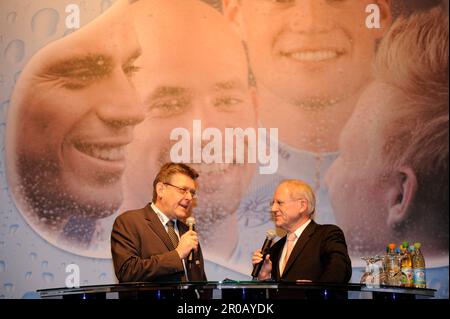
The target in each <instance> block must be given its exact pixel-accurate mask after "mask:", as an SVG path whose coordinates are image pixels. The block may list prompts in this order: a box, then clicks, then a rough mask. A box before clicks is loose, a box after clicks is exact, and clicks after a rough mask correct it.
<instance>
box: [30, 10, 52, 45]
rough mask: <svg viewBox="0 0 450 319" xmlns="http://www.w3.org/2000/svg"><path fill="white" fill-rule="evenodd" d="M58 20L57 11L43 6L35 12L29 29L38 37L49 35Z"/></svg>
mask: <svg viewBox="0 0 450 319" xmlns="http://www.w3.org/2000/svg"><path fill="white" fill-rule="evenodd" d="M58 21H59V14H58V11H56V10H55V9H51V8H44V9H41V10H39V11H38V12H36V13H35V14H34V16H33V18H32V19H31V30H33V32H34V34H36V36H38V37H40V38H43V37H49V36H51V35H52V34H53V33H55V32H56V28H57V26H58Z"/></svg>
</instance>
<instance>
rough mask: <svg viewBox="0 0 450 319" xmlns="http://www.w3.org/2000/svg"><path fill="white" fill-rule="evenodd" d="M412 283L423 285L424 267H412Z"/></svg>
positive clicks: (424, 282) (424, 281)
mask: <svg viewBox="0 0 450 319" xmlns="http://www.w3.org/2000/svg"><path fill="white" fill-rule="evenodd" d="M414 284H416V285H425V284H426V280H425V269H424V268H414Z"/></svg>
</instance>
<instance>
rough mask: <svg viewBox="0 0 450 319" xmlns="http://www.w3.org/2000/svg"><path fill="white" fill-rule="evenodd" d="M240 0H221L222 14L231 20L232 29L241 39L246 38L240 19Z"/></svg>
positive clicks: (244, 39)
mask: <svg viewBox="0 0 450 319" xmlns="http://www.w3.org/2000/svg"><path fill="white" fill-rule="evenodd" d="M239 1H240V0H222V7H223V14H224V16H225V17H226V18H227V20H228V21H230V22H231V24H232V26H233V29H234V31H235V32H236V33H237V34H238V35H239V37H240V38H241V40H242V41H246V40H247V36H246V34H245V31H244V21H243V19H242V12H241V5H240V3H239Z"/></svg>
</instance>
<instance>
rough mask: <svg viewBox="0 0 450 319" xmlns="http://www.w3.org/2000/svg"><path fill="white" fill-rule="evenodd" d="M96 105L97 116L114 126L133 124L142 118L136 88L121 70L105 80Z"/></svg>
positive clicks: (142, 111) (142, 113)
mask: <svg viewBox="0 0 450 319" xmlns="http://www.w3.org/2000/svg"><path fill="white" fill-rule="evenodd" d="M102 89H103V90H104V91H103V92H99V94H101V95H102V97H101V99H99V105H98V106H97V109H96V110H97V115H98V117H99V118H100V119H101V120H102V121H104V122H106V123H108V124H109V125H111V126H115V127H124V126H135V125H136V124H138V123H140V122H142V121H143V120H144V110H143V106H142V104H141V101H140V99H139V97H138V94H137V92H136V89H135V88H134V86H133V85H132V83H131V81H130V79H129V78H128V77H127V76H126V75H125V74H124V73H123V71H122V70H120V71H116V72H115V73H114V74H112V75H111V78H110V79H109V81H105V83H104V86H103V87H102Z"/></svg>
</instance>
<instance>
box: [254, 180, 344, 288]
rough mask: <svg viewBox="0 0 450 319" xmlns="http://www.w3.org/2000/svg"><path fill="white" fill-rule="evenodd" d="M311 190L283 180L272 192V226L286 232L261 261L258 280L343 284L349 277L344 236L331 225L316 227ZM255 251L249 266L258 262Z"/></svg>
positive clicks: (260, 257)
mask: <svg viewBox="0 0 450 319" xmlns="http://www.w3.org/2000/svg"><path fill="white" fill-rule="evenodd" d="M315 201H316V200H315V196H314V192H313V190H312V189H311V187H310V186H309V185H308V184H306V183H304V182H302V181H299V180H285V181H283V182H282V183H281V184H280V185H279V186H278V187H277V189H276V191H275V194H274V199H273V202H272V203H271V206H272V208H271V211H272V215H273V219H274V222H275V225H276V226H277V227H279V228H281V229H283V230H285V231H286V232H287V234H286V236H284V237H283V238H282V239H280V240H279V241H278V242H276V243H275V244H274V245H273V246H272V247H271V248H270V250H269V254H268V255H267V256H266V259H265V260H264V264H263V267H262V269H261V272H260V273H259V276H258V279H260V280H265V279H269V278H272V279H275V280H277V281H297V280H302V281H308V282H309V281H311V282H327V283H347V282H348V281H349V280H350V277H351V274H352V268H351V262H350V258H349V256H348V253H347V245H346V243H345V238H344V234H343V232H342V231H341V229H340V228H339V227H337V226H335V225H319V224H316V223H315V222H314V221H313V220H312V219H311V215H312V214H313V213H314V209H315ZM262 257H263V256H262V254H261V250H257V251H255V253H254V254H253V257H252V263H253V264H257V263H259V262H260V261H261V260H262Z"/></svg>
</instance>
